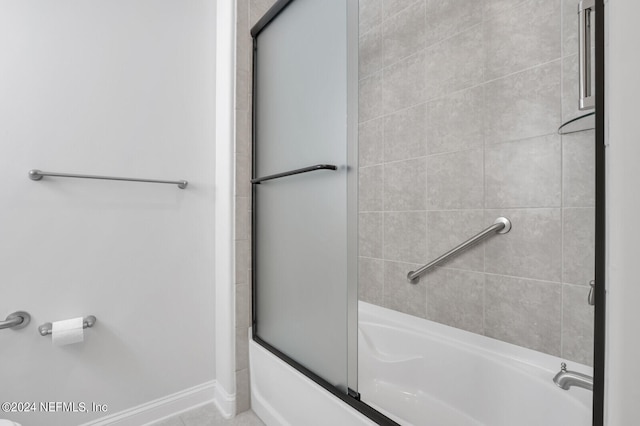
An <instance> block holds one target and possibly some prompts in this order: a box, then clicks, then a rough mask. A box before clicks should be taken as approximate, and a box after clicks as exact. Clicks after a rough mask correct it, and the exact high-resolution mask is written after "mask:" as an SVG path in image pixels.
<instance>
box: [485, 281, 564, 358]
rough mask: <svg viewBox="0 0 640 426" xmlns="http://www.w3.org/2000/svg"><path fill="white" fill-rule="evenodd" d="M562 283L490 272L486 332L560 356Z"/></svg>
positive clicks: (492, 335) (486, 286)
mask: <svg viewBox="0 0 640 426" xmlns="http://www.w3.org/2000/svg"><path fill="white" fill-rule="evenodd" d="M561 286H562V285H561V284H557V283H549V282H542V281H533V280H525V279H519V278H511V277H504V276H500V275H487V276H486V282H485V305H486V312H485V334H486V335H487V336H489V337H493V338H496V339H500V340H503V341H505V342H509V343H514V344H516V345H520V346H524V347H525V348H530V349H534V350H537V351H541V352H545V353H548V354H552V355H556V356H560V340H561V330H560V323H561V322H560V321H561V311H562V307H561V300H562V294H561V291H562V290H561Z"/></svg>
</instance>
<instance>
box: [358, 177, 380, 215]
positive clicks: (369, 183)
mask: <svg viewBox="0 0 640 426" xmlns="http://www.w3.org/2000/svg"><path fill="white" fill-rule="evenodd" d="M383 173H384V168H383V167H382V166H371V167H361V168H360V176H359V180H358V205H359V210H360V211H361V212H366V211H374V212H379V211H382V207H383V203H382V197H383V194H384V192H383V190H384V176H383Z"/></svg>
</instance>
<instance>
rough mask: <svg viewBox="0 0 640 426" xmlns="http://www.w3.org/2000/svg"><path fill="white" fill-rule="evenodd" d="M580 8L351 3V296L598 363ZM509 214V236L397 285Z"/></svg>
mask: <svg viewBox="0 0 640 426" xmlns="http://www.w3.org/2000/svg"><path fill="white" fill-rule="evenodd" d="M577 3H578V0H570V1H567V0H526V1H518V0H419V1H414V0H410V1H406V0H404V1H403V0H361V1H360V101H359V121H360V124H359V149H360V159H359V161H360V175H359V177H360V183H359V210H360V213H359V221H360V224H359V227H360V228H359V238H360V244H359V254H360V258H359V277H360V278H359V295H360V299H361V300H364V301H367V302H370V303H374V304H378V305H382V306H385V307H388V308H391V309H395V310H398V311H402V312H405V313H409V314H411V315H415V316H419V317H423V318H427V319H430V320H434V321H437V322H440V323H444V324H447V325H451V326H454V327H458V328H461V329H464V330H469V331H472V332H475V333H479V334H484V335H486V336H489V337H492V338H496V339H500V340H503V341H506V342H510V343H514V344H517V345H521V346H524V347H528V348H531V349H535V350H538V351H541V352H545V353H549V354H553V355H556V356H561V357H563V358H565V359H568V360H571V361H577V362H581V363H585V364H591V363H592V347H593V308H592V307H591V306H589V305H588V304H587V294H588V291H589V281H590V280H591V279H593V264H594V248H593V244H594V242H593V240H594V201H595V197H594V191H593V188H594V173H595V171H594V154H593V153H594V133H593V131H586V132H581V133H574V134H571V135H566V136H559V135H558V134H557V129H558V127H559V126H560V124H561V123H562V122H564V121H566V120H568V119H570V118H574V117H576V116H577V115H579V114H580V112H579V111H578V110H577V99H578V94H577V86H578V84H577V77H578V71H577V52H578V42H577V34H578V26H577V23H578V21H577V15H576V12H577ZM499 216H506V217H508V218H509V219H510V220H511V222H512V224H513V228H512V230H511V232H509V233H508V234H505V235H498V236H495V237H492V238H490V239H489V240H487V241H485V242H483V243H481V244H479V245H477V246H475V247H473V248H472V249H470V250H468V251H466V252H464V253H463V254H462V255H460V256H457V257H456V258H455V259H453V260H451V261H449V262H448V263H446V264H443V265H442V267H438V268H435V269H434V270H432V271H431V272H429V273H427V274H426V275H424V276H423V277H422V279H421V280H420V283H419V284H418V285H411V284H409V283H407V280H406V275H407V272H408V271H410V270H414V269H415V268H417V267H419V266H421V265H422V264H425V263H427V262H428V261H429V260H431V259H433V258H436V257H437V256H439V255H441V254H442V253H444V252H446V251H447V250H449V249H451V248H453V247H454V246H455V245H457V244H458V243H460V242H462V241H464V240H466V239H467V238H469V237H470V236H472V235H474V234H475V233H477V232H479V231H480V230H482V229H484V228H486V227H487V226H489V225H491V224H492V223H493V222H494V220H495V219H496V218H497V217H499Z"/></svg>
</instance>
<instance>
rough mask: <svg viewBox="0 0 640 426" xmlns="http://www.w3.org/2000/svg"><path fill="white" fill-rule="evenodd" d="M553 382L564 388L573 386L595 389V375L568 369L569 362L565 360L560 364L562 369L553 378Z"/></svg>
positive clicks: (567, 388)
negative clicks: (566, 362)
mask: <svg viewBox="0 0 640 426" xmlns="http://www.w3.org/2000/svg"><path fill="white" fill-rule="evenodd" d="M553 383H555V384H556V385H557V386H558V387H560V388H562V389H564V390H569V388H571V387H572V386H577V387H579V388H584V389H588V390H590V391H592V390H593V377H591V376H587V375H586V374H582V373H578V372H577V371H567V364H565V363H564V362H563V363H562V364H560V371H559V372H558V374H556V376H555V377H554V378H553Z"/></svg>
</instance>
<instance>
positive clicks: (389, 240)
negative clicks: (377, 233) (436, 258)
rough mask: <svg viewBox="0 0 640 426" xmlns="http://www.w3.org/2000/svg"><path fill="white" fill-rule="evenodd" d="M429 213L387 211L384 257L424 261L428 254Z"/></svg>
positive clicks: (385, 216)
mask: <svg viewBox="0 0 640 426" xmlns="http://www.w3.org/2000/svg"><path fill="white" fill-rule="evenodd" d="M426 237H427V214H426V213H425V212H386V213H385V214H384V258H385V259H386V260H397V261H399V262H412V263H423V262H424V259H425V257H426V255H427V238H426Z"/></svg>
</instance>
